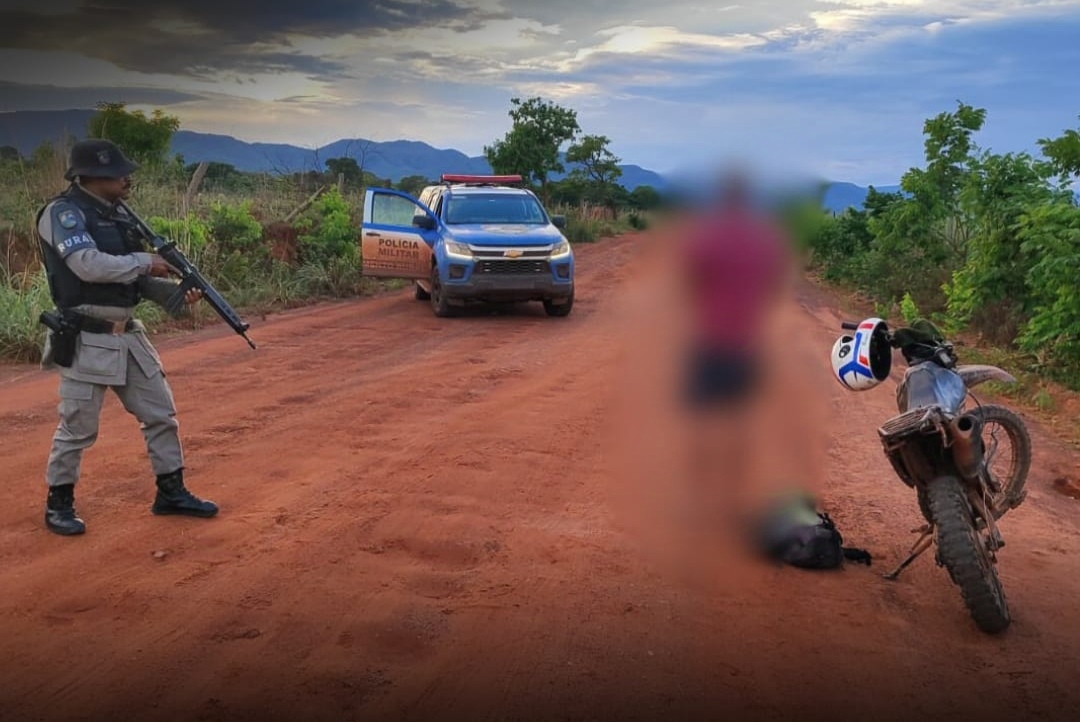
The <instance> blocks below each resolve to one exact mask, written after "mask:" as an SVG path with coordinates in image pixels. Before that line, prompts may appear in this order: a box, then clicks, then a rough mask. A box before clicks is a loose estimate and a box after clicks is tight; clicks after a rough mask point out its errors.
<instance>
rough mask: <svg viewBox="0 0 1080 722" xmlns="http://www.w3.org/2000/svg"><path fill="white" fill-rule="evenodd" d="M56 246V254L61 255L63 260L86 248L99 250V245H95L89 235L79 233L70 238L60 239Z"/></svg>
mask: <svg viewBox="0 0 1080 722" xmlns="http://www.w3.org/2000/svg"><path fill="white" fill-rule="evenodd" d="M55 245H56V252H57V253H59V254H60V257H61V258H67V257H68V256H70V255H71V254H72V253H74V252H75V251H80V250H82V249H84V248H97V244H96V243H94V239H93V238H91V237H90V234H89V233H78V234H76V235H74V236H70V237H68V238H62V239H58V240H57V241H56V243H55Z"/></svg>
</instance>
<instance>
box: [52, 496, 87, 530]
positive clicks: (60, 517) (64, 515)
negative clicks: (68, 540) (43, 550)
mask: <svg viewBox="0 0 1080 722" xmlns="http://www.w3.org/2000/svg"><path fill="white" fill-rule="evenodd" d="M45 526H47V527H48V528H49V530H50V531H52V532H55V533H57V534H60V535H62V536H73V535H75V534H82V533H83V532H85V531H86V524H84V523H83V520H82V519H80V518H79V517H78V516H76V515H75V485H74V484H64V485H63V486H50V487H49V496H48V498H47V499H46V501H45Z"/></svg>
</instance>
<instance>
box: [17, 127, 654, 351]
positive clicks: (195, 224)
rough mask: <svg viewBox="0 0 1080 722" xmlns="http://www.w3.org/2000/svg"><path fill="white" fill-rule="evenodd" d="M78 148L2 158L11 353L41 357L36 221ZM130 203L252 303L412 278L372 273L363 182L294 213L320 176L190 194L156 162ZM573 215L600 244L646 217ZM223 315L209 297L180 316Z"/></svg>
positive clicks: (273, 305)
mask: <svg viewBox="0 0 1080 722" xmlns="http://www.w3.org/2000/svg"><path fill="white" fill-rule="evenodd" d="M66 157H67V150H66V149H62V150H53V149H52V148H51V147H50V146H42V147H41V148H40V149H39V150H38V151H35V153H34V156H33V157H32V158H30V159H28V160H19V161H11V162H0V359H6V360H13V361H19V362H34V361H37V360H38V359H39V358H40V354H41V349H42V345H43V341H44V334H45V328H44V326H42V325H41V324H40V323H39V322H38V317H39V315H40V314H41V312H42V311H43V310H46V309H49V308H52V306H53V304H52V300H51V298H50V297H49V290H48V284H47V282H46V280H45V275H44V272H43V271H42V269H41V262H40V257H39V250H38V245H37V243H38V242H37V240H36V238H37V236H36V229H35V228H34V218H35V215H36V213H37V210H38V209H39V208H40V207H41V206H42V205H43V204H44V203H45V202H46V201H47V200H48V199H49V198H52V197H53V196H55V195H56V194H57V193H59V192H60V191H62V190H63V189H64V188H66V187H67V185H68V183H67V181H66V180H64V177H63V176H64V172H65V170H66ZM134 180H135V188H134V191H133V194H132V198H131V199H130V205H131V206H132V207H133V208H134V209H135V210H136V212H137V213H138V214H139V215H140V216H141V217H142V218H143V219H145V220H146V221H147V222H148V223H149V224H150V225H151V226H153V227H154V228H155V230H156V231H157V232H159V233H162V234H164V235H167V236H168V237H169V238H171V239H173V240H175V241H176V242H177V243H178V245H179V246H180V247H181V248H182V249H183V250H184V252H185V254H186V255H187V256H188V257H189V258H190V259H191V260H192V262H193V263H195V264H196V265H197V266H198V267H199V269H200V270H201V271H202V272H203V274H204V275H206V276H207V277H208V278H209V279H210V280H211V282H212V283H213V284H214V285H215V287H216V288H217V289H218V290H219V291H220V292H221V293H222V294H223V295H224V296H225V298H226V299H228V301H229V303H230V304H231V305H232V306H233V307H234V308H236V309H237V311H238V312H241V315H244V314H245V313H247V314H250V313H266V312H272V311H273V310H275V309H281V308H289V307H293V306H297V305H302V304H307V303H312V302H315V301H317V300H321V299H328V298H349V297H356V296H362V295H368V294H371V293H376V292H379V291H382V290H385V289H392V288H400V287H403V286H404V285H406V283H405V282H403V281H397V280H380V279H372V278H366V277H364V276H363V274H362V266H363V260H362V258H361V257H360V248H359V245H358V239H359V229H360V221H361V218H360V211H361V208H362V205H363V197H364V191H363V189H351V190H350V189H346V190H344V191H343V192H340V193H339V192H338V190H337V189H335V188H331V190H330V191H328V192H326V193H325V194H323V195H322V196H321V197H320V198H319V200H318V201H316V202H315V203H312V204H311V205H310V207H308V208H307V209H306V210H305V211H304V212H303V213H300V214H298V215H296V216H295V217H293V218H291V219H290V221H289V223H284V222H283V221H284V219H285V218H287V217H289V216H290V214H291V213H293V211H295V210H296V209H298V208H299V207H300V206H301V204H302V203H304V201H306V200H307V199H309V197H310V196H311V195H312V193H313V192H314V191H315V190H316V187H315V186H313V184H312V183H311V181H310V179H303V180H301V181H297V180H296V179H290V178H287V177H274V176H269V175H260V176H254V175H249V176H247V177H245V178H244V184H243V188H242V189H232V190H229V189H225V188H221V187H215V186H214V185H213V184H210V185H207V186H206V189H205V190H203V191H200V192H199V193H197V194H196V195H195V196H194V197H193V198H187V196H186V190H187V185H188V180H189V179H188V178H187V177H186V173H185V172H184V170H183V169H182V168H181V167H179V166H178V165H173V166H166V167H162V168H144V169H141V170H140V171H139V172H138V173H137V174H136V175H135V178H134ZM551 211H552V213H553V214H563V215H565V216H567V228H566V231H565V233H566V236H567V238H569V240H570V241H571V242H572V243H573V242H576V243H582V242H591V241H595V240H597V239H599V238H601V237H603V236H609V235H617V234H618V233H621V232H622V231H625V230H628V229H630V228H639V227H643V225H644V218H643V217H639V216H636V215H634V214H626V213H623V214H621V215H620V216H619V217H617V218H615V217H611V216H610V215H609V214H607V213H606V212H605V211H604V209H600V208H596V207H589V206H576V207H559V208H552V209H551ZM136 315H137V317H138V318H140V319H141V320H142V321H143V322H144V323H146V324H147V326H148V327H149V328H150V329H151V330H152V331H153V330H157V329H162V328H166V327H168V326H172V325H174V324H176V323H177V322H175V321H173V320H171V319H170V318H169V317H168V316H167V314H166V313H165V312H164V310H163V309H161V308H160V307H158V306H156V305H155V304H152V303H143V304H140V306H139V308H138V309H136ZM207 322H209V323H216V322H217V316H216V314H214V312H213V311H212V310H211V309H210V308H209V307H208V306H207V305H206V304H198V305H196V306H195V307H194V308H193V309H192V314H191V316H190V317H189V318H188V319H187V320H184V321H180V322H179V323H180V325H184V326H195V327H198V326H200V325H202V324H203V323H207Z"/></svg>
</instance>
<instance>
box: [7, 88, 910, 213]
mask: <svg viewBox="0 0 1080 722" xmlns="http://www.w3.org/2000/svg"><path fill="white" fill-rule="evenodd" d="M95 112H96V111H95V110H90V109H72V110H20V111H9V112H3V113H0V146H12V147H14V148H16V149H17V150H18V151H19V152H20V153H21V154H22V155H23V156H29V155H30V154H31V153H33V151H34V150H35V149H36V148H38V147H39V146H40V145H41V144H42V143H45V142H57V141H62V140H63V139H65V138H66V137H68V136H74V137H75V138H84V137H86V129H87V126H88V124H89V121H90V118H91V117H92V116H93V115H94V113H95ZM172 152H173V153H176V154H179V155H180V156H181V157H182V158H183V159H184V162H185V163H198V162H201V161H214V162H218V163H227V164H229V165H232V166H234V167H235V168H237V169H238V170H242V171H249V172H271V173H297V172H305V171H312V170H324V169H325V163H326V160H327V159H329V158H342V157H351V158H355V159H356V160H357V162H358V163H359V164H360V165H361V166H362V167H363V168H364V170H366V171H369V172H371V173H373V174H375V175H376V176H378V177H380V178H389V179H390V180H391V181H394V182H397V181H399V180H401V179H402V178H405V177H407V176H412V175H419V176H423V177H425V178H432V179H434V178H438V177H439V176H440V175H441V174H443V173H472V174H487V173H491V166H490V165H489V164H488V162H487V159H486V158H484V157H483V156H468V155H466V154H464V153H462V152H460V151H458V150H453V149H442V148H435V147H433V146H431V145H429V144H427V143H423V142H420V141H415V140H393V141H385V142H376V141H370V140H365V139H355V138H354V139H341V140H337V141H334V142H333V143H329V144H327V145H324V146H321V147H318V148H314V149H312V148H302V147H299V146H296V145H290V144H287V143H249V142H247V141H243V140H239V139H237V138H233V137H232V136H228V135H219V134H214V133H199V132H196V131H191V130H179V131H177V132H176V133H175V134H174V135H173V139H172ZM619 167H620V169H621V170H622V176H621V177H620V178H619V182H620V183H621V184H622V185H623V186H625V187H626V188H627V189H628V190H633V189H634V188H637V187H638V186H642V185H649V186H653V187H654V188H657V189H658V190H663V189H664V188H665V187H667V186H668V185H669V183H668V179H667V178H665V177H664V176H661V175H660V174H659V173H656V172H654V171H651V170H648V169H646V168H642V167H641V166H637V165H632V164H622V165H620V166H619ZM560 177H562V175H561V174H559V175H555V176H553V180H558V179H559V178H560ZM896 189H897V186H884V187H880V188H878V190H881V191H890V190H896ZM866 193H867V189H866V188H863V187H861V186H857V185H855V184H852V183H843V182H835V183H832V184H830V185H829V186H828V188H827V190H826V193H825V197H824V203H823V205H824V207H825V208H827V209H829V210H831V211H833V212H834V213H840V212H842V211H843V210H844V209H845V208H848V207H856V208H861V207H862V202H863V199H864V198H865V197H866Z"/></svg>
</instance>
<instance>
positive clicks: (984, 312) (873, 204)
mask: <svg viewBox="0 0 1080 722" xmlns="http://www.w3.org/2000/svg"><path fill="white" fill-rule="evenodd" d="M986 118H987V113H986V110H985V109H981V108H975V107H972V106H970V105H966V104H964V103H962V102H961V103H958V105H957V107H956V109H955V110H953V111H951V112H943V113H940V114H939V115H937V116H935V117H933V118H929V119H928V120H926V122H925V124H924V126H923V135H924V138H925V144H924V147H925V163H924V165H923V167H920V168H912V169H910V170H909V171H908V172H907V173H906V174H905V175H904V176H903V178H902V179H901V190H900V191H898V192H894V193H884V192H880V191H878V190H876V189H874V188H872V187H871V188H870V192H869V194H868V196H867V198H866V201H865V203H864V205H863V207H862V208H859V209H848V210H847V211H846V212H844V213H843V214H840V215H833V214H830V213H826V214H824V216H823V217H822V218H820V219H817V220H816V221H815V223H814V226H813V228H812V229H811V230H810V231H809V232H808V233H807V235H806V238H807V246H808V247H809V251H810V266H811V269H812V272H813V273H814V274H815V275H816V276H817V277H818V278H819V280H821V281H823V282H824V283H826V284H828V285H830V286H832V287H833V288H836V289H840V290H842V291H845V292H847V294H848V298H849V299H859V300H860V301H861V304H860V305H861V307H862V308H865V309H868V310H869V309H873V312H874V313H876V314H877V315H879V316H881V317H883V318H887V319H889V320H890V321H892V322H893V323H903V322H905V321H907V322H910V321H911V320H913V319H915V318H916V317H920V316H922V317H927V318H930V319H932V320H933V321H935V322H936V323H938V324H939V325H940V326H941V327H942V328H943V330H945V331H946V332H947V334H948V335H949V336H950V337H951V338H953V339H955V340H956V341H957V342H959V343H960V344H963V347H962V348H959V349H958V351H959V352H960V354H961V357H962V359H963V360H964V361H965V362H968V363H980V362H981V363H994V364H996V365H999V366H1002V367H1003V368H1006V369H1007V370H1009V371H1010V372H1012V373H1013V374H1014V375H1015V376H1017V377H1018V379H1019V380H1020V383H1019V384H1016V385H1008V386H1006V385H1000V384H995V385H993V390H994V391H997V392H998V393H1001V394H1005V395H1008V396H1011V397H1013V398H1014V400H1016V401H1017V402H1019V403H1020V404H1022V405H1023V406H1024V407H1025V408H1027V409H1028V410H1031V411H1035V412H1038V413H1039V414H1040V415H1042V416H1043V417H1044V418H1046V419H1048V420H1052V419H1053V418H1054V417H1058V418H1063V419H1065V420H1066V421H1069V423H1071V425H1072V427H1073V428H1070V429H1067V431H1068V432H1069V433H1070V434H1071V435H1072V436H1073V437H1074V438H1080V423H1078V421H1077V419H1076V412H1077V410H1078V409H1080V403H1078V396H1077V394H1076V393H1075V392H1076V391H1080V207H1078V203H1077V196H1076V193H1075V192H1074V188H1073V187H1072V185H1073V182H1074V181H1075V179H1076V177H1077V176H1078V175H1080V133H1078V132H1077V131H1076V130H1065V131H1063V133H1062V135H1061V136H1059V137H1056V138H1043V139H1039V140H1038V141H1037V143H1038V146H1039V148H1040V149H1041V151H1042V152H1041V157H1036V156H1035V155H1032V154H1030V153H1027V152H1004V153H1001V152H994V151H991V150H990V149H984V148H980V147H979V146H978V145H977V143H976V135H977V133H978V132H979V131H980V130H981V129H982V128H983V125H984V123H985V122H986Z"/></svg>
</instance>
